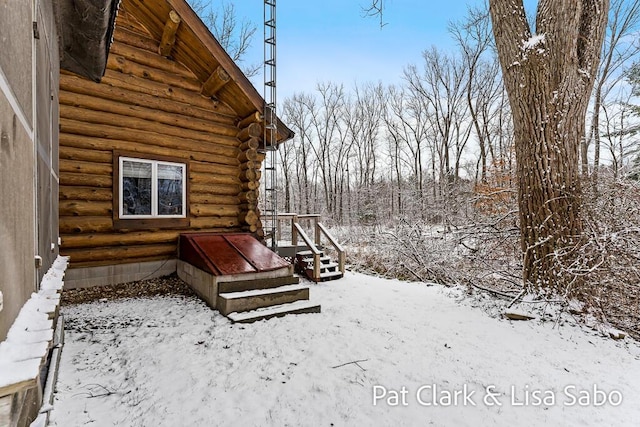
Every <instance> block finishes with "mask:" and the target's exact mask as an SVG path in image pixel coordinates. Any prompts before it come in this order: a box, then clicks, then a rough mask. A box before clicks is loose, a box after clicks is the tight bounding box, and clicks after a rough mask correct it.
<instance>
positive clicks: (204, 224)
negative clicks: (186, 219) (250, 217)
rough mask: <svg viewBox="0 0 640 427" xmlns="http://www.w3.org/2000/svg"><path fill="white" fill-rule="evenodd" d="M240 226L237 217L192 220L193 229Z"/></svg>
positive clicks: (205, 217)
mask: <svg viewBox="0 0 640 427" xmlns="http://www.w3.org/2000/svg"><path fill="white" fill-rule="evenodd" d="M239 226H240V221H239V219H238V217H237V216H234V217H223V218H218V217H208V216H203V217H198V218H191V228H192V229H204V228H228V229H230V228H235V227H239Z"/></svg>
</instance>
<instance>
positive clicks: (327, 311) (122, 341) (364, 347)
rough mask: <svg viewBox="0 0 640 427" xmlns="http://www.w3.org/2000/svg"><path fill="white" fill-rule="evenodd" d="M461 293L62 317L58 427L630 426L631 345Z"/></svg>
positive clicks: (420, 287)
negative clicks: (312, 305)
mask: <svg viewBox="0 0 640 427" xmlns="http://www.w3.org/2000/svg"><path fill="white" fill-rule="evenodd" d="M460 295H461V291H456V290H453V291H452V290H448V289H444V288H441V287H439V286H426V285H424V284H410V283H402V282H398V281H390V280H384V279H378V278H374V277H370V276H365V275H361V274H355V273H347V275H346V277H345V278H344V279H342V280H339V281H335V282H328V283H323V284H318V285H313V286H312V289H311V298H312V300H314V301H316V302H319V303H321V304H322V313H321V314H305V315H298V316H288V317H284V318H279V319H272V320H269V321H262V322H258V323H254V324H248V325H241V324H231V323H230V322H229V321H228V320H227V319H226V318H225V317H223V316H221V315H219V314H218V313H217V312H215V311H212V310H210V309H209V308H208V307H207V306H206V305H205V304H204V303H202V302H200V301H199V300H198V299H196V298H195V297H194V298H191V297H186V298H183V297H155V298H150V299H137V300H119V301H111V302H95V303H91V304H83V305H77V306H71V307H65V308H64V310H63V313H64V315H65V319H66V322H67V333H66V341H65V347H64V350H63V353H62V361H61V371H60V375H59V378H58V385H57V393H56V396H55V404H54V410H53V412H52V415H51V420H52V425H55V426H60V427H62V426H64V427H67V426H84V425H91V426H112V425H118V426H182V425H189V426H215V425H220V426H222V425H239V426H392V425H393V426H414V425H415V426H418V425H420V426H422V425H434V426H466V425H470V426H471V425H473V426H485V425H496V426H509V427H512V426H525V425H526V426H605V425H607V426H608V425H611V426H613V425H615V426H633V425H638V424H637V423H638V420H640V400H639V399H638V396H640V363H639V362H640V348H639V347H638V345H637V344H636V343H635V342H633V341H631V340H630V339H628V338H627V339H626V340H623V341H614V340H612V339H608V338H603V337H601V336H600V335H598V334H596V333H595V332H591V331H590V330H587V329H584V328H581V327H579V326H576V325H575V324H574V323H573V322H571V321H567V322H564V321H563V322H560V324H559V325H556V322H554V321H548V322H540V321H537V320H534V321H529V322H512V321H509V320H505V319H502V318H499V317H492V316H490V315H489V314H488V311H487V310H483V309H481V308H479V307H480V306H482V305H484V304H485V303H483V302H482V301H481V300H479V299H469V298H466V299H463V298H460ZM487 304H492V303H487ZM494 308H495V307H494ZM494 311H495V310H494ZM448 397H449V399H448ZM542 400H544V401H542ZM603 400H605V401H606V403H604V404H602V401H603ZM620 400H622V401H621V402H620Z"/></svg>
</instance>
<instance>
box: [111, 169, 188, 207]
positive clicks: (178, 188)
mask: <svg viewBox="0 0 640 427" xmlns="http://www.w3.org/2000/svg"><path fill="white" fill-rule="evenodd" d="M119 171H120V176H119V186H120V187H119V193H120V194H119V201H118V202H119V217H120V218H122V219H128V218H131V219H134V218H185V217H186V211H185V209H186V204H187V203H186V201H187V194H186V193H187V192H186V185H185V184H186V171H187V166H186V165H185V164H184V163H173V162H165V161H160V160H147V159H136V158H132V157H120V158H119Z"/></svg>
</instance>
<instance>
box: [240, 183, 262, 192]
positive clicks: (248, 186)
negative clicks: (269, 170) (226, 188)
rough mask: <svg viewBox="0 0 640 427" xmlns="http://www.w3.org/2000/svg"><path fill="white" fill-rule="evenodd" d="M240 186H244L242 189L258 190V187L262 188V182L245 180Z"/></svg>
mask: <svg viewBox="0 0 640 427" xmlns="http://www.w3.org/2000/svg"><path fill="white" fill-rule="evenodd" d="M240 187H241V188H242V191H249V190H257V189H258V188H260V182H258V181H247V182H243V183H242V184H241V186H240Z"/></svg>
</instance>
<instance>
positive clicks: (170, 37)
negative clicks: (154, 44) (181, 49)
mask: <svg viewBox="0 0 640 427" xmlns="http://www.w3.org/2000/svg"><path fill="white" fill-rule="evenodd" d="M181 21H182V20H181V19H180V17H179V16H178V14H177V13H176V12H175V10H172V11H171V12H169V17H168V18H167V21H166V22H165V24H164V30H163V31H162V38H161V39H160V47H159V48H158V53H159V54H160V55H162V56H169V55H171V50H172V49H173V45H174V44H175V43H176V31H178V26H179V25H180V22H181Z"/></svg>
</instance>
